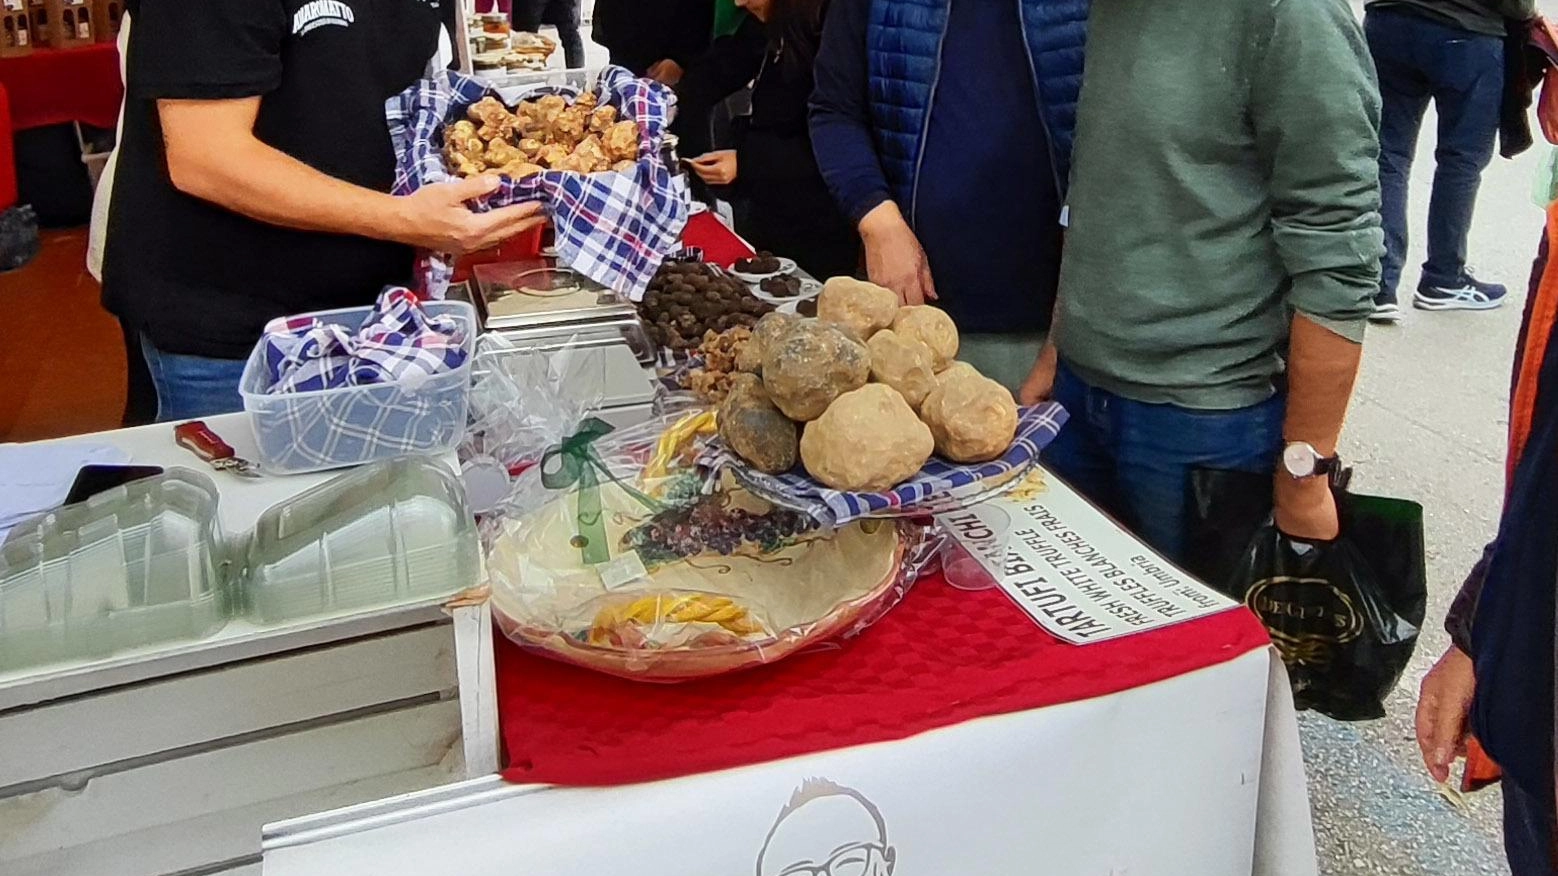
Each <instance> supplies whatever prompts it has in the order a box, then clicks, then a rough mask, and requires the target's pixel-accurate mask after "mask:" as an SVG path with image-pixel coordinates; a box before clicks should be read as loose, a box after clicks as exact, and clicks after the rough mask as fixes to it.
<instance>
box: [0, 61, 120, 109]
mask: <svg viewBox="0 0 1558 876" xmlns="http://www.w3.org/2000/svg"><path fill="white" fill-rule="evenodd" d="M0 86H3V87H4V88H5V89H6V91H8V92H9V93H10V96H11V130H12V131H25V130H27V129H29V128H41V127H44V126H47V125H63V124H68V123H70V122H81V123H83V124H87V125H93V126H95V127H98V128H112V127H114V126H115V125H116V124H118V121H119V105H120V104H121V103H122V102H123V100H124V84H123V83H122V82H121V81H120V79H119V47H118V45H116V44H114V43H111V42H110V43H96V44H94V45H89V46H81V47H80V48H74V49H38V50H36V51H34V52H33V53H32V54H30V55H23V56H21V57H16V58H0Z"/></svg>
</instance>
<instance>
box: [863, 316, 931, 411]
mask: <svg viewBox="0 0 1558 876" xmlns="http://www.w3.org/2000/svg"><path fill="white" fill-rule="evenodd" d="M866 347H867V348H868V349H870V351H871V379H872V380H874V381H876V382H877V383H885V384H887V385H888V386H891V387H892V388H893V389H896V390H898V392H899V393H901V394H902V395H903V398H904V401H906V402H908V403H909V407H911V408H914V409H916V410H918V409H919V407H920V403H921V402H923V401H925V397H926V396H927V395H930V391H931V390H933V389H935V388H936V372H935V370H934V369H933V368H932V367H931V362H932V360H933V357H932V356H931V351H930V348H929V347H927V346H925V345H924V344H922V343H920V342H919V341H916V340H914V339H913V338H906V337H904V336H903V335H900V334H898V333H897V332H895V331H893V330H892V329H882V330H881V331H879V332H877V333H876V334H874V335H872V336H871V340H870V341H869V342H867V343H866Z"/></svg>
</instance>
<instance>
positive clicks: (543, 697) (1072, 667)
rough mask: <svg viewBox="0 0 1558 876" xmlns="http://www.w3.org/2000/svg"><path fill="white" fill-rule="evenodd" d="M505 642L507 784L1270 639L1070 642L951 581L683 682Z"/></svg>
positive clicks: (835, 740)
mask: <svg viewBox="0 0 1558 876" xmlns="http://www.w3.org/2000/svg"><path fill="white" fill-rule="evenodd" d="M496 635H497V639H498V641H497V643H496V663H497V687H498V714H499V718H500V721H501V724H502V732H503V742H504V746H505V748H506V750H507V752H508V762H509V767H508V769H507V771H505V772H504V774H503V775H504V778H506V779H508V780H510V781H514V782H544V783H554V784H562V785H619V784H628V783H633V782H644V781H653V780H657V779H667V778H674V777H678V776H686V775H692V774H695V773H704V772H711V771H714V770H721V769H729V768H733V767H739V766H747V765H750V764H755V763H762V762H765V761H771V760H778V759H781V758H786V757H795V756H800V755H805V754H812V753H815V752H820V751H828V750H832V749H837V748H845V747H849V746H855V745H864V744H867V743H872V742H885V741H890V740H895V739H903V738H906V737H909V736H913V735H916V734H918V733H923V732H925V731H928V730H934V729H937V728H941V727H948V726H951V725H954V724H959V723H962V722H964V721H968V720H972V719H974V718H980V717H984V716H988V715H1000V714H1007V713H1012V712H1020V711H1027V710H1030V709H1038V708H1042V707H1045V706H1053V705H1057V704H1060V703H1068V702H1075V701H1078V700H1084V699H1089V698H1092V697H1098V696H1104V695H1107V694H1112V693H1118V692H1120V691H1123V690H1129V689H1131V688H1136V687H1141V686H1144V685H1147V684H1151V683H1153V682H1158V681H1163V680H1165V679H1169V678H1173V677H1175V676H1178V675H1183V674H1185V673H1188V672H1191V671H1194V670H1197V669H1203V668H1206V667H1209V666H1213V665H1216V664H1219V663H1223V662H1225V661H1228V660H1232V659H1233V658H1235V657H1238V656H1240V655H1242V654H1245V653H1247V652H1249V651H1251V650H1253V649H1255V648H1260V647H1264V646H1265V645H1266V644H1267V642H1268V640H1267V638H1266V632H1265V630H1264V629H1263V628H1262V627H1261V625H1260V622H1259V621H1257V620H1256V619H1255V616H1254V615H1252V614H1250V613H1249V612H1248V611H1246V610H1245V609H1243V608H1240V609H1235V610H1232V611H1226V612H1222V613H1221V614H1217V615H1214V616H1212V617H1208V618H1203V619H1201V620H1197V621H1190V622H1187V623H1182V624H1179V625H1177V626H1173V627H1168V628H1165V629H1161V630H1156V631H1154V632H1150V633H1144V634H1141V635H1137V636H1130V637H1127V638H1123V639H1117V640H1114V641H1111V642H1101V643H1098V644H1092V645H1087V646H1080V647H1079V646H1075V645H1068V644H1065V643H1063V642H1060V641H1059V640H1057V639H1054V638H1052V637H1050V636H1049V634H1047V633H1045V632H1044V631H1043V630H1041V629H1039V628H1038V627H1036V626H1035V625H1034V624H1033V622H1032V621H1031V620H1030V619H1029V618H1028V616H1027V615H1026V614H1024V613H1023V611H1022V610H1021V609H1019V608H1018V607H1017V606H1016V605H1014V604H1012V602H1011V601H1010V600H1009V599H1008V598H1007V597H1006V595H1005V594H1004V593H1003V592H1002V591H999V590H987V591H983V592H979V593H967V592H963V591H959V590H954V589H953V588H951V587H950V586H948V585H947V584H946V583H945V582H944V581H943V580H942V579H941V577H940V576H939V575H936V576H933V577H930V578H927V579H926V580H923V581H921V582H920V583H919V584H918V585H916V587H915V588H914V590H912V591H911V592H910V594H909V596H908V597H907V598H906V599H905V600H904V601H903V603H902V604H900V605H899V606H898V607H897V608H895V609H893V611H891V612H890V613H888V615H887V616H886V617H884V618H883V619H882V620H881V621H880V622H879V623H877V624H876V625H875V626H874V627H872V628H871V629H868V630H866V631H865V632H864V633H863V634H861V635H860V636H859V637H857V638H855V639H853V640H851V641H849V642H846V643H844V644H843V646H842V647H840V648H836V649H831V650H819V651H817V652H814V653H808V654H802V655H797V656H794V657H791V658H790V659H788V660H784V661H781V662H779V663H776V664H774V665H773V666H766V667H761V668H758V669H754V670H751V671H748V672H738V673H734V674H732V675H726V676H721V677H717V678H710V679H704V680H701V681H691V682H685V683H682V684H645V683H640V682H632V681H625V680H622V679H619V678H614V677H611V676H607V675H602V674H599V673H595V672H591V671H588V670H584V669H578V668H576V667H573V666H569V665H566V664H563V663H558V662H556V661H553V660H549V659H546V658H542V657H537V656H534V655H532V654H529V653H526V652H524V651H522V650H521V649H520V648H519V647H518V646H516V645H514V644H513V643H511V642H509V641H508V640H507V639H505V638H504V637H503V636H502V634H501V633H498V634H496ZM1186 707H1187V708H1194V707H1195V706H1194V704H1187V706H1186ZM1144 732H1145V728H1144ZM1060 755H1061V756H1063V755H1064V753H1063V752H1062V753H1060Z"/></svg>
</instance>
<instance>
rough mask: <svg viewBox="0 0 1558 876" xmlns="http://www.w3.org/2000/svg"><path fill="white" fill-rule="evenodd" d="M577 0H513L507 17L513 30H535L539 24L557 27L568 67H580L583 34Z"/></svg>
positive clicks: (583, 61) (582, 59)
mask: <svg viewBox="0 0 1558 876" xmlns="http://www.w3.org/2000/svg"><path fill="white" fill-rule="evenodd" d="M580 20H581V13H580V8H579V0H513V6H512V7H510V10H509V21H510V23H511V24H512V25H513V27H514V29H515V30H521V31H525V32H526V33H536V32H537V31H539V30H540V29H541V25H543V24H550V25H552V26H554V27H556V28H557V40H558V42H559V43H561V44H562V47H563V61H564V62H565V63H567V65H568V69H570V70H578V69H581V68H582V67H584V64H585V60H584V37H583V35H581V34H580V33H579V23H580Z"/></svg>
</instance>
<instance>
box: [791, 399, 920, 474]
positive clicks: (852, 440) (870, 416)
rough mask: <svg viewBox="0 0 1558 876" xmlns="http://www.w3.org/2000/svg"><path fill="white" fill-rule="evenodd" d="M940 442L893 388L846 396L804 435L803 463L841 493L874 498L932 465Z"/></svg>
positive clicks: (830, 407) (819, 418) (813, 422)
mask: <svg viewBox="0 0 1558 876" xmlns="http://www.w3.org/2000/svg"><path fill="white" fill-rule="evenodd" d="M934 449H935V439H934V438H932V437H931V431H930V429H929V428H928V427H927V426H926V425H925V424H924V423H922V422H920V419H919V418H918V417H916V416H915V415H914V410H913V409H912V408H910V407H909V403H908V402H906V401H904V398H903V396H902V395H900V394H899V393H898V391H897V390H896V389H893V388H892V387H890V386H884V385H883V384H880V383H871V384H867V385H865V386H862V387H861V388H859V389H857V390H854V391H853V392H846V393H844V394H843V395H841V396H839V397H838V398H837V399H836V400H834V402H833V404H831V405H829V406H828V410H827V411H826V412H825V413H823V415H822V416H821V417H818V418H817V419H816V420H813V421H812V422H810V423H807V424H806V428H805V431H803V432H802V433H801V462H802V463H803V464H804V465H805V466H806V470H807V471H808V472H810V473H811V476H812V477H814V478H816V479H817V480H819V481H821V482H822V483H824V484H827V485H828V486H830V487H832V488H833V489H835V490H844V491H847V492H865V493H874V492H879V491H882V490H888V489H891V488H893V487H895V486H897V485H898V484H900V483H903V482H904V481H906V480H908V479H909V478H910V477H912V476H913V475H914V474H915V473H916V472H918V471H919V470H920V468H921V467H922V466H924V465H925V461H926V460H927V459H930V455H931V452H932V451H933V450H934Z"/></svg>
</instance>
